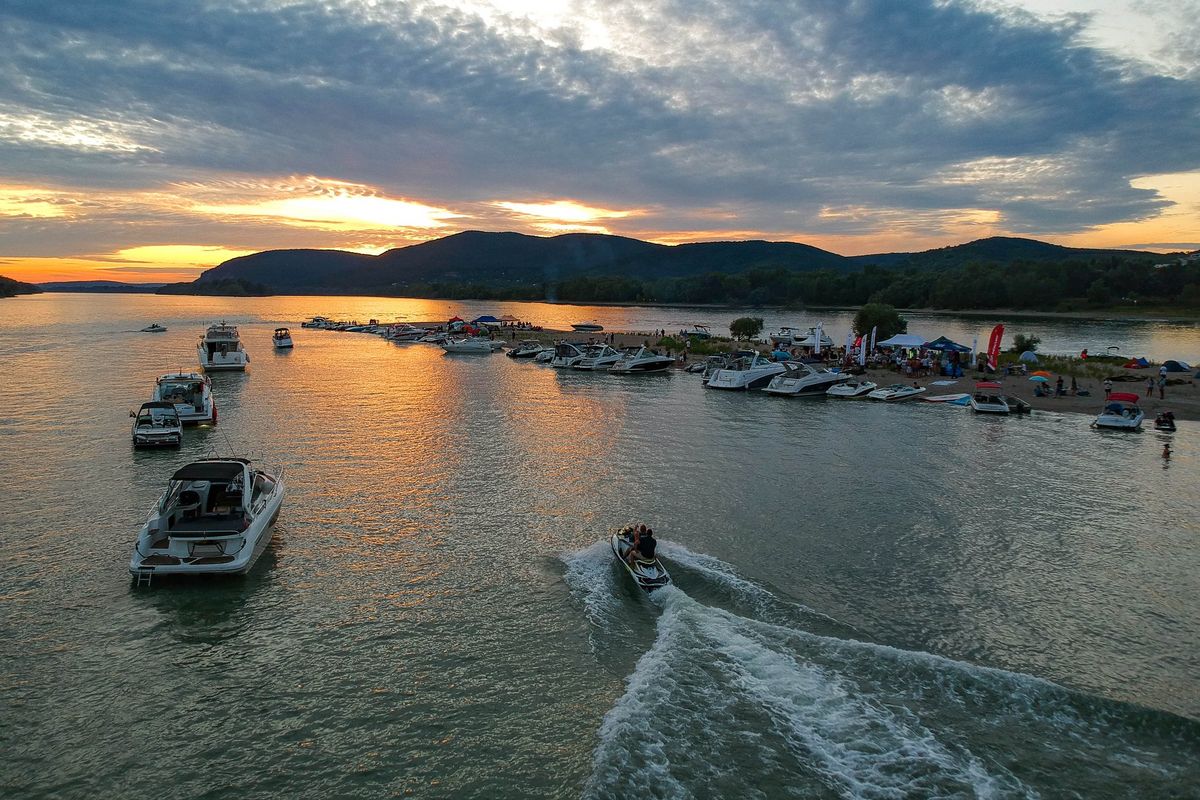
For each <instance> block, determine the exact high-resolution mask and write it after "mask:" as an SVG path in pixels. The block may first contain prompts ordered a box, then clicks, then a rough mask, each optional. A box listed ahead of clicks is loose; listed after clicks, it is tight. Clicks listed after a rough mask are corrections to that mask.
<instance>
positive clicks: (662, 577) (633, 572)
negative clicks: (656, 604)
mask: <svg viewBox="0 0 1200 800" xmlns="http://www.w3.org/2000/svg"><path fill="white" fill-rule="evenodd" d="M608 541H609V544H610V545H612V551H613V556H614V557H616V559H617V561H618V562H620V564H621V566H622V567H624V568H625V571H626V572H628V573H629V577H631V578H633V580H634V582H635V583H637V585H638V586H640V587H642V588H643V589H645V590H646V591H647V592H653V591H654V590H655V589H658V588H659V587H662V586H666V585H667V584H668V583H670V582H671V576H670V575H669V574H667V569H666V567H664V566H663V565H662V562H661V561H659V560H658V559H657V558H655V559H653V560H651V561H646V560H644V559H641V558H639V559H637V560H636V561H635V562H634V563H633V565H632V566H631V565H630V563H629V562H628V561H626V560H625V554H626V553H628V552H629V548H630V547H632V546H633V540H632V539H631V538H629V537H627V536H625V535H624V534H623V533H621V532H617V533H614V534H613V535H612V536H610V537H609V540H608Z"/></svg>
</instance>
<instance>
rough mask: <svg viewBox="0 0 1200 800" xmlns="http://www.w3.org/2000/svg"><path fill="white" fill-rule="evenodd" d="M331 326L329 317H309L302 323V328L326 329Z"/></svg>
mask: <svg viewBox="0 0 1200 800" xmlns="http://www.w3.org/2000/svg"><path fill="white" fill-rule="evenodd" d="M328 326H329V319H328V318H327V317H309V318H308V319H306V320H305V321H304V322H301V323H300V327H301V328H325V327H328Z"/></svg>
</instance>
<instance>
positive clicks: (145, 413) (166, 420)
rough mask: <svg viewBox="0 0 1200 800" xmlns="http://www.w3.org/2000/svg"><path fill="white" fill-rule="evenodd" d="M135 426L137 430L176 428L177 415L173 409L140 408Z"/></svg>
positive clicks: (167, 407)
mask: <svg viewBox="0 0 1200 800" xmlns="http://www.w3.org/2000/svg"><path fill="white" fill-rule="evenodd" d="M137 426H138V427H139V428H176V427H178V426H179V414H178V413H176V411H175V407H174V406H170V405H164V406H142V409H141V410H140V411H138V415H137Z"/></svg>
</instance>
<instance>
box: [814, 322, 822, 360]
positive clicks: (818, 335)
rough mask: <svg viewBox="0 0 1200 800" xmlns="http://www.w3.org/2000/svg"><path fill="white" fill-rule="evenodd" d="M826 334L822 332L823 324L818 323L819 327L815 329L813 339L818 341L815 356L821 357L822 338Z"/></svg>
mask: <svg viewBox="0 0 1200 800" xmlns="http://www.w3.org/2000/svg"><path fill="white" fill-rule="evenodd" d="M824 335H825V332H824V331H822V330H821V323H819V322H818V323H817V327H816V328H814V329H813V338H815V339H816V340H817V346H816V347H815V348H814V349H813V354H814V355H818V356H819V355H821V337H822V336H824Z"/></svg>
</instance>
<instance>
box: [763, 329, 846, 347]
mask: <svg viewBox="0 0 1200 800" xmlns="http://www.w3.org/2000/svg"><path fill="white" fill-rule="evenodd" d="M768 338H769V339H770V340H771V344H773V345H775V346H776V347H815V346H816V344H817V328H816V326H813V327H811V328H793V327H789V326H787V325H784V326H783V327H781V328H780V329H779V330H778V331H777V332H776V333H772V334H771V335H770V336H769V337H768ZM829 347H833V339H831V338H830V337H829V336H828V335H827V334H826V333H825V332H824V331H822V332H821V349H825V348H829Z"/></svg>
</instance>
